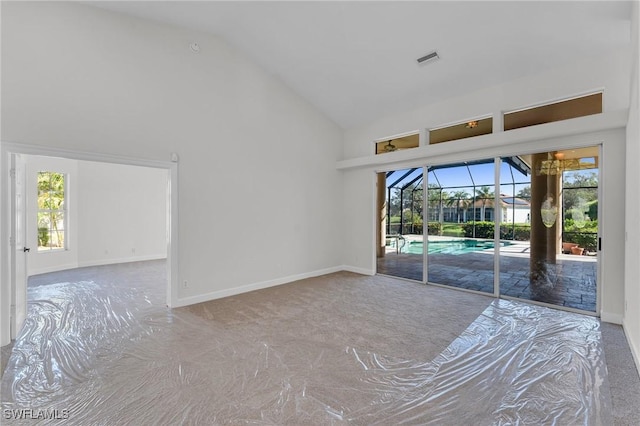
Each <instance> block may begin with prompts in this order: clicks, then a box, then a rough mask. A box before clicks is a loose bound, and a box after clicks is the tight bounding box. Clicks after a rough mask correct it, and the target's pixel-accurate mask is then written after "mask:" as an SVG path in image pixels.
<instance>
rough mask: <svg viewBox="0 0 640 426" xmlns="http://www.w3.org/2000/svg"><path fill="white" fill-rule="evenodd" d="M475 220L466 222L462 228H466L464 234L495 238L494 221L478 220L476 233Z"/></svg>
mask: <svg viewBox="0 0 640 426" xmlns="http://www.w3.org/2000/svg"><path fill="white" fill-rule="evenodd" d="M473 226H474V223H473V222H467V223H465V224H464V225H463V226H462V228H463V229H464V236H465V237H468V238H488V239H493V231H494V229H493V228H494V226H495V225H494V223H493V222H476V223H475V228H476V233H475V235H474V234H473Z"/></svg>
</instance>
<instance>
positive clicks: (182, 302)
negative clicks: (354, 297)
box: [172, 266, 345, 308]
mask: <svg viewBox="0 0 640 426" xmlns="http://www.w3.org/2000/svg"><path fill="white" fill-rule="evenodd" d="M344 270H345V269H344V267H342V266H334V267H331V268H326V269H319V270H317V271H312V272H306V273H304V274H297V275H289V276H287V277H282V278H275V279H273V280H268V281H261V282H257V283H253V284H246V285H243V286H240V287H234V288H229V289H225V290H218V291H212V292H210V293H204V294H198V295H195V296H189V297H183V298H179V299H178V300H177V301H176V304H175V305H173V306H172V307H174V308H179V307H181V306H189V305H193V304H196V303H202V302H208V301H210V300H215V299H222V298H224V297H229V296H235V295H238V294H242V293H248V292H250V291H255V290H262V289H265V288H269V287H275V286H278V285H282V284H288V283H291V282H294V281H299V280H304V279H306V278H313V277H318V276H320V275H326V274H332V273H334V272H341V271H344Z"/></svg>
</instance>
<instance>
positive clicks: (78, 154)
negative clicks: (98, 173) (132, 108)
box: [2, 142, 173, 169]
mask: <svg viewBox="0 0 640 426" xmlns="http://www.w3.org/2000/svg"><path fill="white" fill-rule="evenodd" d="M2 146H3V147H4V149H6V150H7V152H15V153H20V154H28V155H38V156H41V157H58V158H67V159H70V160H83V161H96V162H100V163H114V164H125V165H129V166H143V167H155V168H158V169H169V168H170V165H171V164H173V163H172V162H170V161H162V160H154V159H146V158H137V157H125V156H120V155H112V154H104V153H99V152H89V151H75V150H70V149H62V148H52V147H49V146H42V145H31V144H21V143H12V142H3V143H2Z"/></svg>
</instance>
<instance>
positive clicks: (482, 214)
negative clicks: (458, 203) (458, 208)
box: [468, 194, 531, 223]
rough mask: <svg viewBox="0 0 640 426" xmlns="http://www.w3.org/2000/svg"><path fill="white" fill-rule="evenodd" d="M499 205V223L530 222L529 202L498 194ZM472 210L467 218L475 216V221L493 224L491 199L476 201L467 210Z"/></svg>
mask: <svg viewBox="0 0 640 426" xmlns="http://www.w3.org/2000/svg"><path fill="white" fill-rule="evenodd" d="M500 204H501V207H502V217H501V221H502V222H506V223H529V222H530V220H531V204H530V203H529V201H527V200H524V199H522V198H518V197H514V196H512V195H505V194H500ZM469 209H470V210H472V211H471V212H470V213H471V214H469V215H468V217H469V218H471V217H474V216H475V220H476V221H488V222H493V221H494V220H495V212H494V208H493V199H481V200H476V202H475V203H473V205H472V206H471V207H470V208H469Z"/></svg>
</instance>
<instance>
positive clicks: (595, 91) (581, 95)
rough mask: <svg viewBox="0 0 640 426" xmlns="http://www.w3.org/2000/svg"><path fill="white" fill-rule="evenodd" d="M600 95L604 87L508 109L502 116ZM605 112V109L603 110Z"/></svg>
mask: <svg viewBox="0 0 640 426" xmlns="http://www.w3.org/2000/svg"><path fill="white" fill-rule="evenodd" d="M598 93H602V94H604V87H601V88H598V89H593V90H587V91H585V92H579V93H576V94H574V95H572V96H569V97H566V96H563V97H558V98H553V99H550V100H546V101H541V102H536V103H533V104H529V105H526V106H523V107H518V108H516V109H508V110H503V111H502V115H503V116H505V115H507V114H513V113H514V112H520V111H526V110H528V109H533V108H538V107H543V106H547V105H553V104H558V103H560V102H565V101H572V100H574V99H580V98H585V97H587V96H591V95H595V94H598ZM602 101H603V105H602V106H603V107H604V97H603V99H602ZM603 110H604V108H603Z"/></svg>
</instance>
